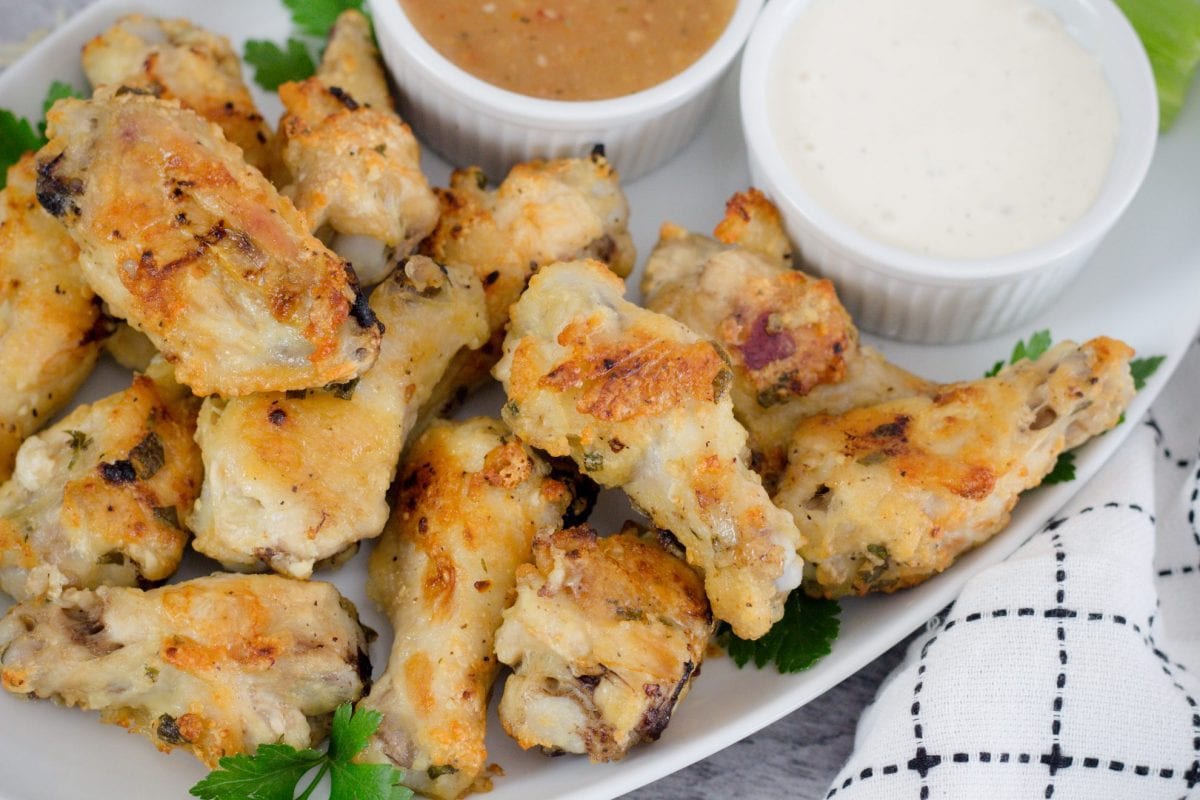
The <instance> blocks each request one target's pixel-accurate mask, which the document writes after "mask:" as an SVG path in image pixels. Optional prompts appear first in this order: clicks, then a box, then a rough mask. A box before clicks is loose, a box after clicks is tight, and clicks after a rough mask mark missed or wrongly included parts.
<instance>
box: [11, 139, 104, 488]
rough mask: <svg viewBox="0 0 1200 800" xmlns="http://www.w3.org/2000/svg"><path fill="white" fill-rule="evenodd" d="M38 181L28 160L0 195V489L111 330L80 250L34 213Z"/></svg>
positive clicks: (68, 396) (44, 215)
mask: <svg viewBox="0 0 1200 800" xmlns="http://www.w3.org/2000/svg"><path fill="white" fill-rule="evenodd" d="M36 179H37V174H36V172H35V169H34V160H33V155H32V154H31V153H27V154H26V155H25V157H24V158H22V159H21V160H20V161H19V162H18V163H17V164H16V165H14V166H13V167H11V168H10V169H9V170H8V186H7V187H6V188H5V189H4V190H3V191H0V481H6V480H8V478H9V476H11V475H12V467H13V460H14V459H15V458H16V455H17V448H18V447H20V446H21V442H22V441H24V440H25V437H26V436H29V435H30V434H31V433H33V432H34V431H36V430H37V429H38V428H40V427H42V426H43V425H45V424H46V423H47V422H49V421H50V419H51V418H52V417H53V416H54V415H55V414H57V413H58V411H59V410H60V409H62V408H63V407H64V406H65V405H66V404H67V402H68V401H69V400H70V399H71V397H72V395H74V394H75V390H76V389H78V388H79V385H80V384H81V383H83V381H84V380H85V379H86V378H87V376H88V375H89V374H91V371H92V366H93V365H94V364H95V363H96V355H97V353H98V352H99V350H100V345H101V343H102V342H103V341H104V338H105V337H106V336H107V335H108V333H109V330H110V326H109V322H108V320H107V319H106V318H105V317H104V315H103V314H101V313H100V299H99V298H98V297H96V295H95V294H94V293H93V292H92V290H91V288H90V287H89V286H88V285H87V283H86V282H85V281H84V280H83V273H82V272H81V271H80V269H79V264H78V261H79V248H77V247H76V246H75V242H73V241H71V237H70V236H68V235H67V232H66V231H64V230H63V227H62V225H60V224H59V223H58V221H57V220H55V219H54V218H53V217H51V216H50V215H49V214H47V213H46V212H45V211H43V210H42V207H41V206H39V205H38V202H37V197H36V195H35V184H36Z"/></svg>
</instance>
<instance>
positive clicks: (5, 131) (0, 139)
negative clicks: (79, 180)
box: [0, 108, 42, 189]
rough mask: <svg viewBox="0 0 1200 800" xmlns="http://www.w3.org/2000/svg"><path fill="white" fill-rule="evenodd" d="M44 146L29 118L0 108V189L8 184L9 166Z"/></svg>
mask: <svg viewBox="0 0 1200 800" xmlns="http://www.w3.org/2000/svg"><path fill="white" fill-rule="evenodd" d="M41 146H42V139H41V137H40V136H38V135H37V133H35V132H34V130H33V126H32V125H30V124H29V120H27V119H24V118H23V117H18V116H17V115H16V114H14V113H12V112H11V111H9V110H7V109H4V108H0V189H3V188H4V187H5V186H6V185H7V184H8V168H9V167H11V166H12V165H13V164H16V163H17V162H18V161H20V160H21V156H23V155H25V154H26V153H28V152H29V151H30V150H37V149H38V148H39V147H41Z"/></svg>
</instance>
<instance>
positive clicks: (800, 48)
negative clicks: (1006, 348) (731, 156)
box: [741, 0, 1158, 342]
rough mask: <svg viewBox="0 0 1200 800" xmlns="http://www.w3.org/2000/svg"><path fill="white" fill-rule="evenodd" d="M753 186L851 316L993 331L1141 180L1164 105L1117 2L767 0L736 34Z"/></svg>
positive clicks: (1047, 282) (888, 327)
mask: <svg viewBox="0 0 1200 800" xmlns="http://www.w3.org/2000/svg"><path fill="white" fill-rule="evenodd" d="M741 100H742V120H743V127H744V129H745V133H746V140H747V147H748V150H749V158H750V168H751V174H752V175H753V178H754V181H755V183H756V184H758V185H759V186H761V187H762V188H763V189H764V191H766V192H767V194H768V195H769V196H770V197H771V198H772V200H774V201H775V203H776V204H777V205H778V206H779V207H780V211H781V212H782V214H783V217H784V220H785V221H786V223H787V226H788V232H789V234H790V235H791V236H792V238H793V240H794V241H795V243H796V244H797V246H798V248H799V249H800V252H801V254H802V256H803V258H804V261H805V262H806V263H807V264H808V266H809V267H810V268H812V269H814V270H815V271H817V272H820V273H821V274H823V275H825V276H827V277H829V278H831V279H833V281H834V283H835V284H836V285H837V288H838V291H839V293H840V295H841V297H842V300H843V302H844V303H845V304H846V306H847V307H848V308H849V309H850V311H851V313H852V314H853V315H854V317H855V319H856V321H857V322H858V324H859V325H860V327H862V328H864V329H866V330H869V331H873V332H875V333H880V334H883V335H885V336H891V337H895V338H901V339H908V340H913V341H922V342H957V341H967V340H972V339H979V338H984V337H987V336H990V335H994V334H997V333H1000V332H1002V331H1005V330H1008V329H1011V328H1014V327H1017V326H1019V325H1021V324H1023V323H1024V322H1027V321H1028V320H1029V319H1031V318H1032V317H1034V316H1036V314H1037V313H1038V312H1040V311H1041V310H1043V309H1044V308H1045V307H1046V305H1047V304H1049V303H1050V301H1051V300H1053V299H1054V297H1055V296H1056V295H1057V294H1058V293H1059V292H1060V291H1062V290H1063V288H1064V287H1065V286H1066V285H1067V283H1068V282H1069V281H1070V280H1071V278H1072V277H1073V276H1074V275H1075V274H1076V273H1077V272H1078V270H1079V269H1080V268H1081V267H1082V266H1083V265H1084V263H1085V262H1086V261H1087V259H1088V257H1089V256H1090V255H1091V254H1092V252H1093V251H1094V250H1095V248H1096V246H1097V245H1098V244H1099V243H1100V241H1101V240H1102V239H1103V237H1104V235H1105V234H1106V233H1107V232H1108V230H1109V229H1110V228H1111V227H1112V225H1113V224H1114V223H1115V222H1116V220H1117V218H1118V217H1119V216H1120V215H1121V213H1122V212H1123V211H1124V209H1125V208H1126V206H1127V205H1128V204H1129V202H1130V200H1131V199H1132V198H1133V196H1134V194H1135V193H1136V191H1137V188H1138V186H1139V185H1140V184H1141V181H1142V179H1143V178H1144V176H1145V173H1146V170H1147V168H1148V166H1149V163H1150V158H1151V156H1152V154H1153V151H1154V144H1155V140H1156V134H1157V124H1158V108H1157V98H1156V95H1155V88H1154V81H1153V76H1152V73H1151V71H1150V65H1149V62H1148V60H1147V58H1146V55H1145V51H1144V50H1143V49H1142V46H1141V43H1140V41H1139V40H1138V38H1137V36H1136V34H1135V33H1134V32H1133V30H1132V28H1131V27H1130V26H1129V24H1128V22H1127V21H1126V19H1125V17H1124V16H1123V15H1122V14H1121V12H1120V11H1119V10H1118V9H1117V8H1116V7H1115V6H1114V5H1113V4H1112V3H1111V2H1110V1H1109V0H905V1H904V2H897V0H775V2H772V3H769V4H768V5H767V9H766V11H765V12H764V13H763V15H762V16H761V17H760V19H759V21H758V23H757V24H756V26H755V30H754V32H753V33H752V34H751V38H750V40H749V42H748V43H747V47H746V54H745V56H744V61H743V66H742V76H741Z"/></svg>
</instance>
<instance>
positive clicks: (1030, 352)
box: [983, 328, 1051, 378]
mask: <svg viewBox="0 0 1200 800" xmlns="http://www.w3.org/2000/svg"><path fill="white" fill-rule="evenodd" d="M1050 341H1051V340H1050V330H1049V329H1048V328H1047V329H1045V330H1040V331H1036V332H1035V333H1034V334H1033V335H1032V336H1030V337H1029V342H1028V343H1026V342H1025V340H1023V339H1018V340H1017V343H1016V344H1015V345H1014V346H1013V350H1012V355H1011V356H1009V358H1008V363H1009V365H1012V364H1015V363H1017V362H1018V361H1023V360H1025V359H1029V360H1030V361H1036V360H1037V359H1039V358H1041V356H1042V354H1043V353H1045V352H1046V351H1047V350H1049V349H1050ZM1004 367H1005V363H1004V361H1003V360H1001V361H997V362H996V363H995V364H993V365H992V368H991V369H989V370H988V371H987V372H985V373H983V377H985V378H991V377H994V376H995V375H996V374H997V373H999V372H1000V370H1002V369H1004Z"/></svg>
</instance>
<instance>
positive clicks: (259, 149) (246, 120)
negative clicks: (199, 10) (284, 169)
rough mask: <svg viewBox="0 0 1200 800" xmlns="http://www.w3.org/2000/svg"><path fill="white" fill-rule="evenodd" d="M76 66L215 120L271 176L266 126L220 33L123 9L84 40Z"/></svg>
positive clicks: (106, 82) (96, 79)
mask: <svg viewBox="0 0 1200 800" xmlns="http://www.w3.org/2000/svg"><path fill="white" fill-rule="evenodd" d="M83 71H84V72H85V73H86V74H87V78H88V80H89V81H91V83H92V86H95V87H97V88H99V87H101V86H113V87H117V86H127V87H131V88H135V89H141V90H144V91H148V92H151V93H154V94H157V95H158V96H160V97H162V98H164V99H167V100H178V101H179V102H180V103H181V104H183V107H184V108H190V109H192V110H193V111H195V112H196V113H197V114H199V115H200V116H202V117H204V118H205V119H207V120H208V121H209V122H215V123H216V124H217V125H220V126H221V130H222V131H224V132H225V138H226V139H228V140H229V141H230V142H232V143H233V144H235V145H237V146H238V147H240V148H241V149H242V152H243V153H244V154H245V158H246V163H248V164H250V165H251V166H254V167H257V168H258V169H259V170H260V171H262V172H263V174H265V175H270V174H271V165H272V161H273V159H272V155H271V153H272V149H271V129H270V127H269V126H268V125H267V123H266V121H265V120H264V119H263V117H262V114H260V113H258V109H257V108H256V107H255V105H254V98H252V97H251V96H250V90H249V89H248V88H246V84H245V82H244V81H243V80H242V69H241V62H239V61H238V57H237V53H236V52H234V49H233V48H232V47H231V46H230V44H229V40H228V39H226V38H225V37H224V36H217V35H216V34H213V33H209V32H208V31H206V30H204V29H203V28H200V27H197V26H196V25H193V24H192V23H191V22H188V21H187V20H184V19H159V18H156V17H147V16H145V15H143V14H129V15H127V16H124V17H121V18H120V19H119V20H117V21H116V22H115V23H113V25H112V27H111V28H109V29H108V30H106V31H105V32H104V33H102V34H100V35H99V36H97V37H96V38H95V39H92V40H91V41H90V42H88V43H87V44H86V45H84V47H83Z"/></svg>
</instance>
